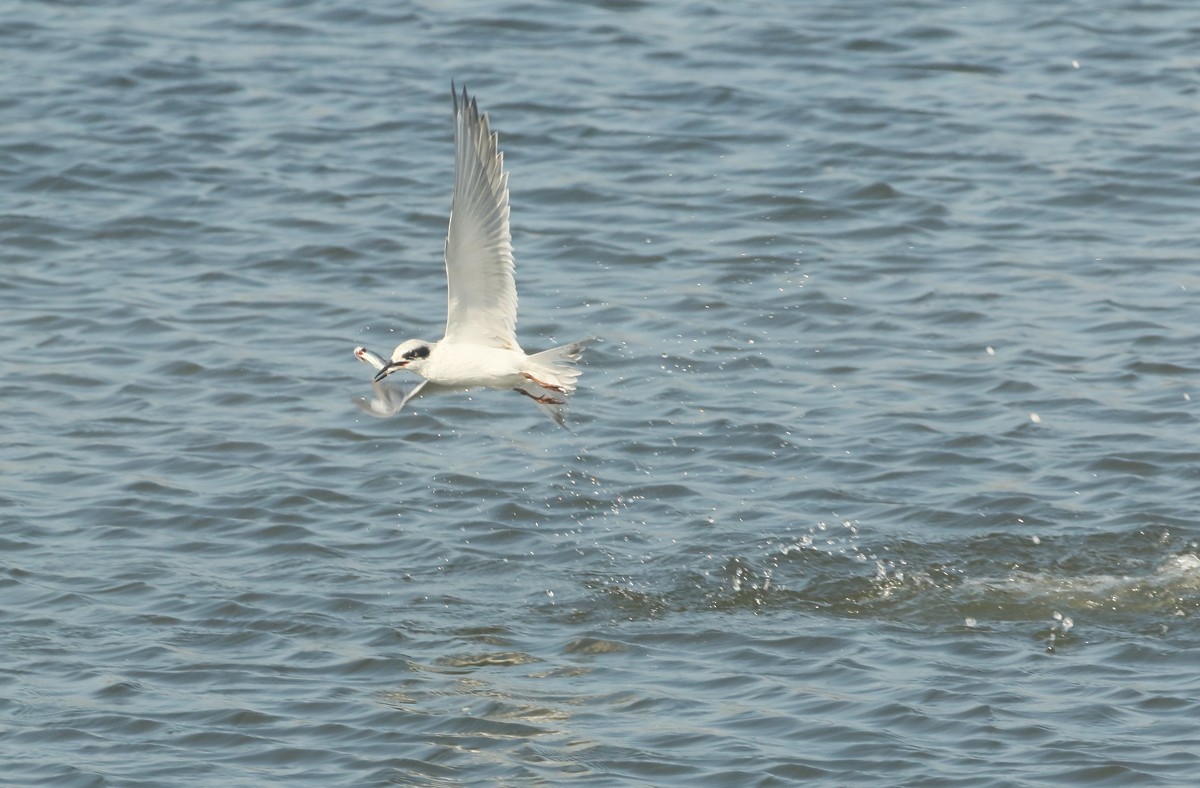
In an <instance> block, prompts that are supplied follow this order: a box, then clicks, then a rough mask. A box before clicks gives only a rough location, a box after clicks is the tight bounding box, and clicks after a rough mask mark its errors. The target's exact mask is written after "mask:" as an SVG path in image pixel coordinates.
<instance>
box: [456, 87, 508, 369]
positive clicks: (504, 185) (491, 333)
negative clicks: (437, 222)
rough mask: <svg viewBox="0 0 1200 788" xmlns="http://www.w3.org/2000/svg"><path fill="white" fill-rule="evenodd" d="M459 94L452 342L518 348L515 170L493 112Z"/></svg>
mask: <svg viewBox="0 0 1200 788" xmlns="http://www.w3.org/2000/svg"><path fill="white" fill-rule="evenodd" d="M450 95H451V97H452V98H453V99H454V201H453V203H452V205H451V207H450V229H449V231H448V232H447V234H446V280H447V284H448V291H449V299H448V300H449V304H448V308H447V312H446V337H445V338H446V340H447V341H450V342H466V343H471V344H480V345H487V346H489V347H501V348H510V349H518V347H519V346H518V345H517V337H516V328H517V285H516V281H515V280H514V278H513V250H512V235H511V234H510V233H509V229H508V173H506V172H505V171H504V154H502V153H500V151H499V149H498V147H497V141H496V135H495V134H493V133H492V131H491V129H490V127H489V126H488V118H487V115H482V116H481V115H480V114H479V107H478V106H477V105H476V104H475V99H474V98H472V97H469V96H468V95H467V90H466V88H463V91H462V97H461V100H460V99H459V96H458V95H457V94H456V93H455V89H454V85H453V84H451V86H450Z"/></svg>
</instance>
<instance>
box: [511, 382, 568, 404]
mask: <svg viewBox="0 0 1200 788" xmlns="http://www.w3.org/2000/svg"><path fill="white" fill-rule="evenodd" d="M526 377H528V376H526ZM534 382H536V381H534ZM538 385H541V384H538ZM513 391H515V392H517V393H518V394H524V395H525V396H526V397H529V398H530V399H531V400H533V401H534V402H536V403H537V404H539V405H562V404H564V403H563V401H562V400H560V399H555V398H554V397H551V396H548V395H542V396H540V397H539V396H538V395H536V394H530V393H529V392H528V391H526V390H525V389H513Z"/></svg>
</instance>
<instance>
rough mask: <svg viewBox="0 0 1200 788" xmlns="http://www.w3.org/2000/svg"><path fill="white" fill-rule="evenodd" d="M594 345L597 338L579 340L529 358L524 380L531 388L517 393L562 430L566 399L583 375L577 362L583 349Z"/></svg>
mask: <svg viewBox="0 0 1200 788" xmlns="http://www.w3.org/2000/svg"><path fill="white" fill-rule="evenodd" d="M595 341H596V340H595V338H594V337H589V338H587V339H580V340H577V341H575V342H571V343H568V344H566V345H559V346H558V347H554V348H550V349H549V350H543V351H542V352H541V353H534V354H533V355H532V356H530V357H529V364H528V365H527V367H526V369H525V377H526V378H527V379H528V380H529V381H530V385H528V386H525V387H523V388H521V389H518V390H519V391H520V392H521V393H522V394H525V395H526V396H528V397H530V398H532V399H533V400H534V401H535V402H536V403H537V404H538V407H539V408H541V409H542V412H544V413H545V414H546V415H548V416H549V417H550V418H552V419H554V421H555V422H556V423H557V424H558V425H559V426H565V420H564V418H563V412H564V410H565V409H566V405H567V397H569V396H570V395H571V394H572V393H573V392H574V391H575V381H576V380H577V379H578V378H579V376H580V375H582V374H583V370H581V369H578V368H577V367H576V366H575V364H574V362H576V361H578V360H579V357H580V356H581V355H582V354H583V349H584V348H585V347H587V345H588V344H590V343H592V342H595Z"/></svg>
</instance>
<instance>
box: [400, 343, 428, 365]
mask: <svg viewBox="0 0 1200 788" xmlns="http://www.w3.org/2000/svg"><path fill="white" fill-rule="evenodd" d="M404 358H406V359H407V360H409V361H412V360H413V359H414V358H429V346H428V345H421V346H420V347H415V348H413V349H412V350H410V351H408V352H407V353H405V354H404Z"/></svg>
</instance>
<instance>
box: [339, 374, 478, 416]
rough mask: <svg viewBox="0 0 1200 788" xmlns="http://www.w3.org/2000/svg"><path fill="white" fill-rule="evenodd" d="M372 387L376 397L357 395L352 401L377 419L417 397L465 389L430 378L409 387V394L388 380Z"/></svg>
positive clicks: (392, 414)
mask: <svg viewBox="0 0 1200 788" xmlns="http://www.w3.org/2000/svg"><path fill="white" fill-rule="evenodd" d="M371 387H372V388H373V389H374V391H375V398H374V399H367V398H366V397H355V398H354V399H353V400H351V402H353V403H354V404H355V405H357V406H358V407H359V408H360V409H361V410H362V411H363V412H364V413H366V414H367V415H368V416H374V417H375V418H377V419H390V418H391V417H392V416H395V415H396V414H397V413H399V412H400V411H401V410H403V409H404V406H405V405H407V404H408V403H409V402H411V401H412V400H414V399H416V398H417V397H428V396H429V395H430V394H444V393H448V392H451V391H464V390H465V389H461V388H458V387H456V386H439V385H438V384H437V383H430V382H429V381H428V380H422V381H421V382H420V383H418V384H417V385H415V386H413V387H412V388H411V389H409V390H408V393H407V394H405V393H403V392H402V391H400V389H398V388H396V387H395V386H392V385H391V384H389V383H388V382H387V381H380V382H378V383H372V384H371Z"/></svg>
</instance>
